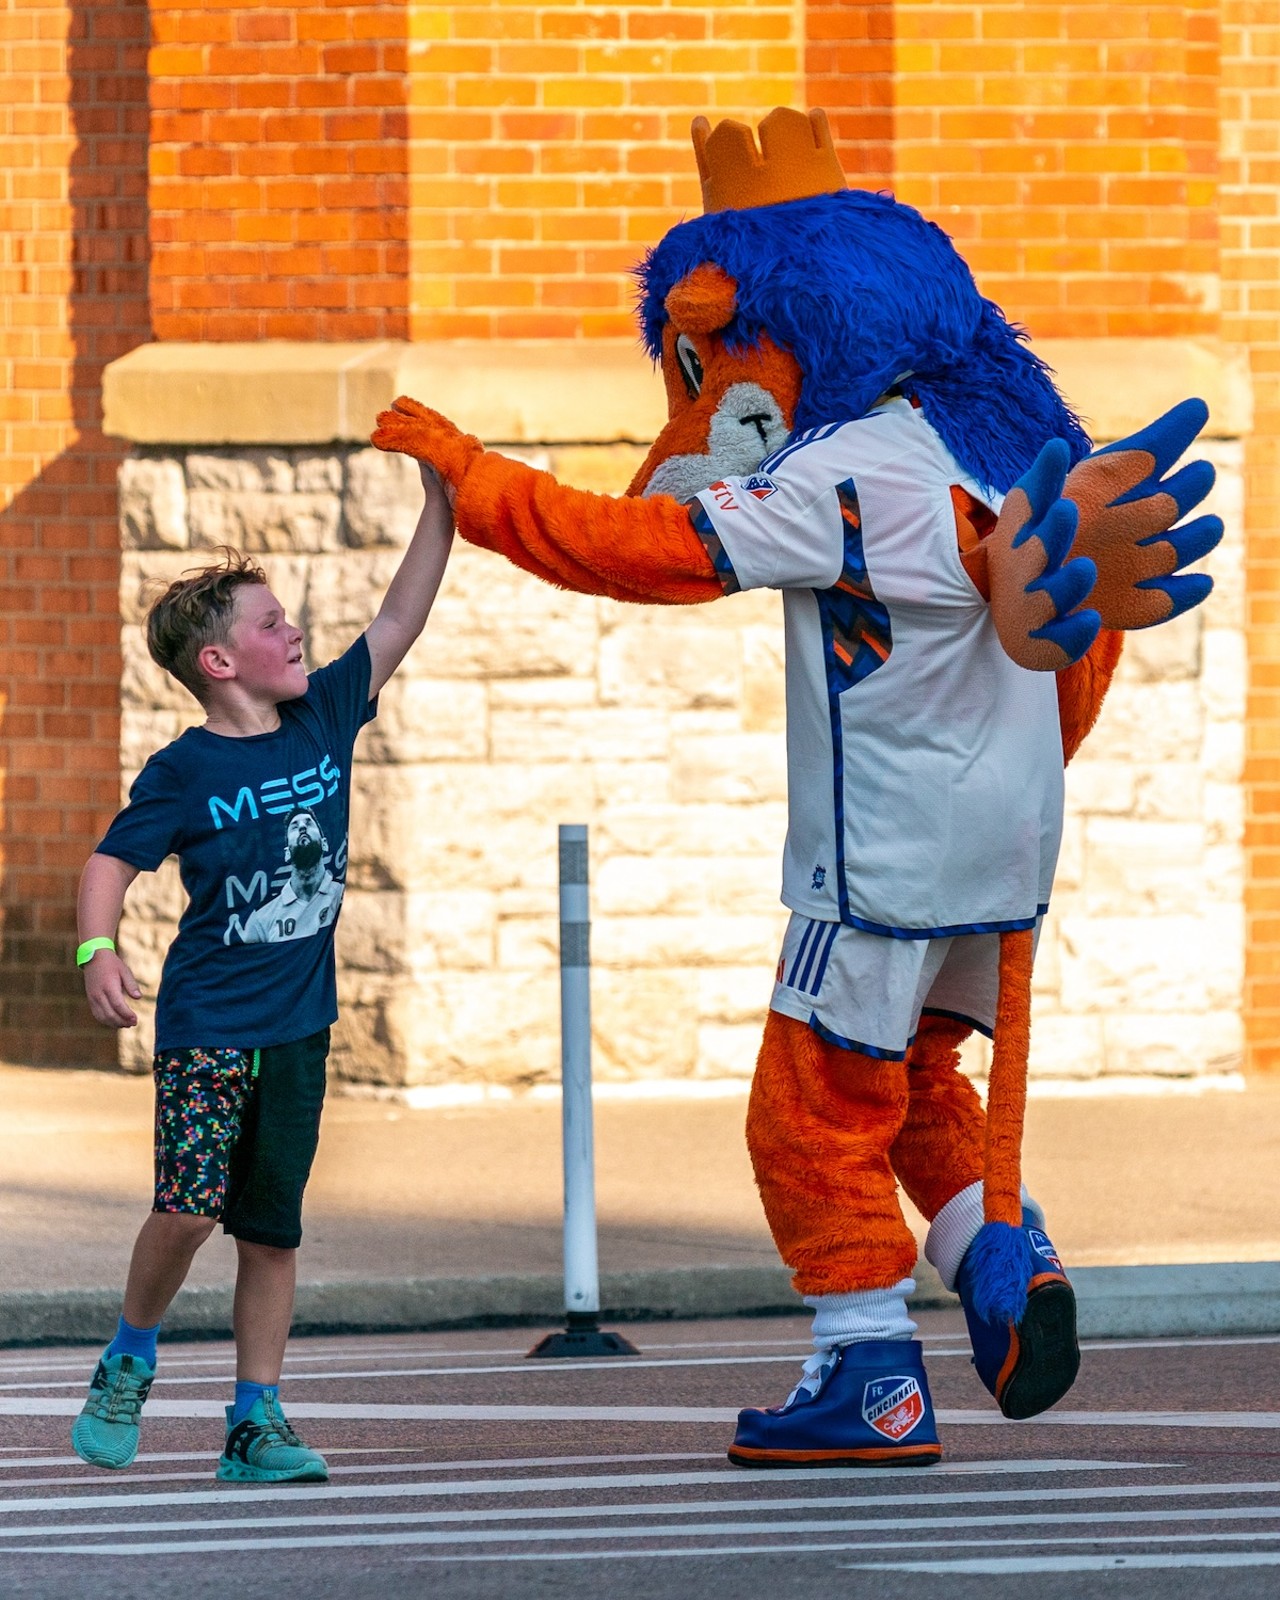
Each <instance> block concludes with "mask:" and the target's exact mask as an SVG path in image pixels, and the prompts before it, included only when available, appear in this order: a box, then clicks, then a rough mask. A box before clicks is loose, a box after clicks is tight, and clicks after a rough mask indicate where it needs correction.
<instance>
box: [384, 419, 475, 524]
mask: <svg viewBox="0 0 1280 1600" xmlns="http://www.w3.org/2000/svg"><path fill="white" fill-rule="evenodd" d="M373 443H374V444H376V445H377V447H378V449H379V450H399V451H400V452H401V453H402V454H403V455H406V456H413V457H415V458H416V459H417V460H418V461H420V462H424V463H425V464H426V465H427V466H430V467H434V468H435V470H436V471H437V472H438V473H439V475H440V477H441V478H442V479H443V480H444V483H445V485H446V488H452V489H454V490H456V489H457V488H458V487H459V486H460V485H461V483H462V480H463V478H465V477H466V475H467V468H468V467H469V466H470V465H471V463H472V462H473V461H474V460H475V458H476V457H477V456H479V455H483V454H484V446H483V445H482V444H481V443H480V441H479V439H475V438H473V437H472V436H471V435H470V434H469V433H463V432H462V430H461V429H460V428H458V427H455V426H454V424H453V423H452V422H450V421H449V419H448V417H442V416H441V415H440V413H439V412H438V411H432V410H431V409H430V407H428V406H424V405H422V404H420V403H419V402H418V401H417V400H411V399H409V397H408V396H407V395H401V396H400V398H399V399H398V400H397V401H396V402H395V404H394V405H393V406H392V407H391V410H390V411H380V412H379V413H378V426H377V427H376V428H375V429H374V432H373ZM450 501H451V502H452V495H451V496H450Z"/></svg>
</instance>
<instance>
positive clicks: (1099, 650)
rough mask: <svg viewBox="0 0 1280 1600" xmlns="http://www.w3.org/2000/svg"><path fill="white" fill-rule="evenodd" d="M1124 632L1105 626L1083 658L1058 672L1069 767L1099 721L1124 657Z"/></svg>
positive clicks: (1065, 757)
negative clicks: (1122, 654)
mask: <svg viewBox="0 0 1280 1600" xmlns="http://www.w3.org/2000/svg"><path fill="white" fill-rule="evenodd" d="M1123 647H1124V635H1123V634H1122V633H1118V632H1114V633H1113V632H1112V631H1111V630H1110V629H1108V628H1104V629H1103V630H1102V632H1101V633H1100V634H1099V635H1098V637H1097V638H1096V639H1095V640H1094V642H1093V644H1092V645H1090V647H1089V649H1088V650H1087V651H1086V652H1085V654H1084V655H1083V656H1081V657H1080V659H1079V661H1077V662H1075V663H1074V664H1073V665H1072V666H1069V667H1064V668H1063V669H1062V671H1061V672H1059V673H1058V718H1059V721H1060V722H1061V723H1062V761H1063V765H1064V766H1065V765H1066V763H1067V762H1068V761H1070V760H1071V758H1072V756H1073V755H1075V753H1076V751H1077V750H1078V749H1079V748H1080V746H1081V745H1082V744H1083V743H1084V740H1085V738H1086V736H1087V735H1088V733H1089V730H1090V729H1091V728H1092V727H1093V725H1094V723H1095V722H1096V721H1097V720H1098V713H1099V712H1100V711H1101V710H1102V702H1103V699H1104V697H1105V696H1106V692H1107V690H1108V689H1109V688H1110V687H1111V678H1112V674H1113V673H1114V672H1115V670H1116V666H1117V664H1118V663H1119V660H1120V651H1121V650H1122V649H1123Z"/></svg>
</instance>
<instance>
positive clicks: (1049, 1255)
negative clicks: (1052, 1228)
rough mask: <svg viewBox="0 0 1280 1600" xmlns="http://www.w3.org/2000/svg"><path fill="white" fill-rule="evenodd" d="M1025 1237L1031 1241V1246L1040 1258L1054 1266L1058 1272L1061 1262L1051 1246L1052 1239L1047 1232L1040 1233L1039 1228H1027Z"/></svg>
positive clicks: (1060, 1268) (1060, 1269)
mask: <svg viewBox="0 0 1280 1600" xmlns="http://www.w3.org/2000/svg"><path fill="white" fill-rule="evenodd" d="M1027 1238H1028V1239H1030V1241H1031V1248H1032V1249H1033V1250H1034V1251H1035V1253H1036V1254H1037V1255H1038V1256H1040V1257H1041V1259H1042V1260H1044V1261H1047V1262H1048V1263H1049V1265H1050V1266H1051V1267H1056V1268H1057V1269H1058V1271H1059V1272H1061V1271H1062V1262H1061V1261H1060V1260H1059V1259H1058V1252H1057V1251H1056V1250H1055V1249H1054V1248H1053V1241H1052V1240H1051V1239H1050V1238H1049V1236H1048V1234H1045V1233H1041V1232H1040V1230H1039V1228H1028V1229H1027Z"/></svg>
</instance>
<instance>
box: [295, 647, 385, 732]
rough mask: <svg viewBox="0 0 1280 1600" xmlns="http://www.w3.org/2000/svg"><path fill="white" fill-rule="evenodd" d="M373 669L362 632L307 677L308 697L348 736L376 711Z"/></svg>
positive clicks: (373, 716) (324, 715)
mask: <svg viewBox="0 0 1280 1600" xmlns="http://www.w3.org/2000/svg"><path fill="white" fill-rule="evenodd" d="M372 670H373V668H372V662H371V660H370V657H369V645H368V641H367V640H366V639H365V636H364V634H361V635H360V637H359V638H358V639H357V640H356V641H355V643H354V644H353V645H352V646H351V647H350V649H348V650H345V651H344V652H343V653H342V655H340V656H339V657H338V659H337V660H336V661H331V662H330V663H329V665H328V666H327V667H321V668H319V670H318V671H316V672H313V673H312V674H311V675H310V677H309V678H308V679H307V699H308V700H310V701H311V703H312V705H314V706H315V708H316V710H317V711H318V712H319V714H320V716H321V717H322V718H323V719H324V721H325V722H326V723H328V724H329V726H331V727H333V728H336V729H338V730H339V731H340V732H341V733H342V734H343V736H344V737H345V738H346V739H348V740H354V738H355V736H356V734H357V733H359V732H360V730H361V728H363V727H364V725H365V723H366V722H372V721H373V719H374V718H375V717H376V716H377V714H378V697H377V696H376V695H375V696H374V697H373V699H372V700H371V699H370V698H369V677H370V674H371V672H372Z"/></svg>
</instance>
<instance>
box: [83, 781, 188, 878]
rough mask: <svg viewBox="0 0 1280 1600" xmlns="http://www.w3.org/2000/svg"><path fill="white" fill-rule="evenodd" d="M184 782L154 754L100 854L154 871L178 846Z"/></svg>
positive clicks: (102, 844) (132, 788) (106, 834)
mask: <svg viewBox="0 0 1280 1600" xmlns="http://www.w3.org/2000/svg"><path fill="white" fill-rule="evenodd" d="M183 794H184V785H183V783H182V781H181V779H180V777H179V775H178V774H177V773H176V772H175V771H174V770H173V768H172V767H171V765H170V763H169V762H168V761H167V760H166V759H165V758H164V757H163V756H162V755H161V756H152V758H151V759H150V761H148V762H147V764H146V766H145V767H143V769H142V771H141V772H140V773H139V774H138V776H137V777H136V778H135V779H134V780H133V785H132V787H131V788H130V790H129V803H128V805H127V806H125V808H124V810H123V811H121V812H119V813H117V815H116V818H115V820H114V821H113V822H112V824H111V826H110V827H109V828H108V829H107V831H106V833H105V834H104V835H103V838H102V842H101V843H100V844H99V845H98V849H97V852H96V853H97V854H98V855H103V856H114V857H115V858H116V860H117V861H126V862H128V864H129V865H130V866H131V867H137V869H138V870H139V872H154V871H155V870H156V868H157V867H158V866H159V865H160V863H161V862H162V861H163V860H164V859H165V857H166V856H168V855H171V854H172V853H173V852H174V851H175V850H176V849H177V843H178V834H179V831H180V827H181V822H182V809H183Z"/></svg>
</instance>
